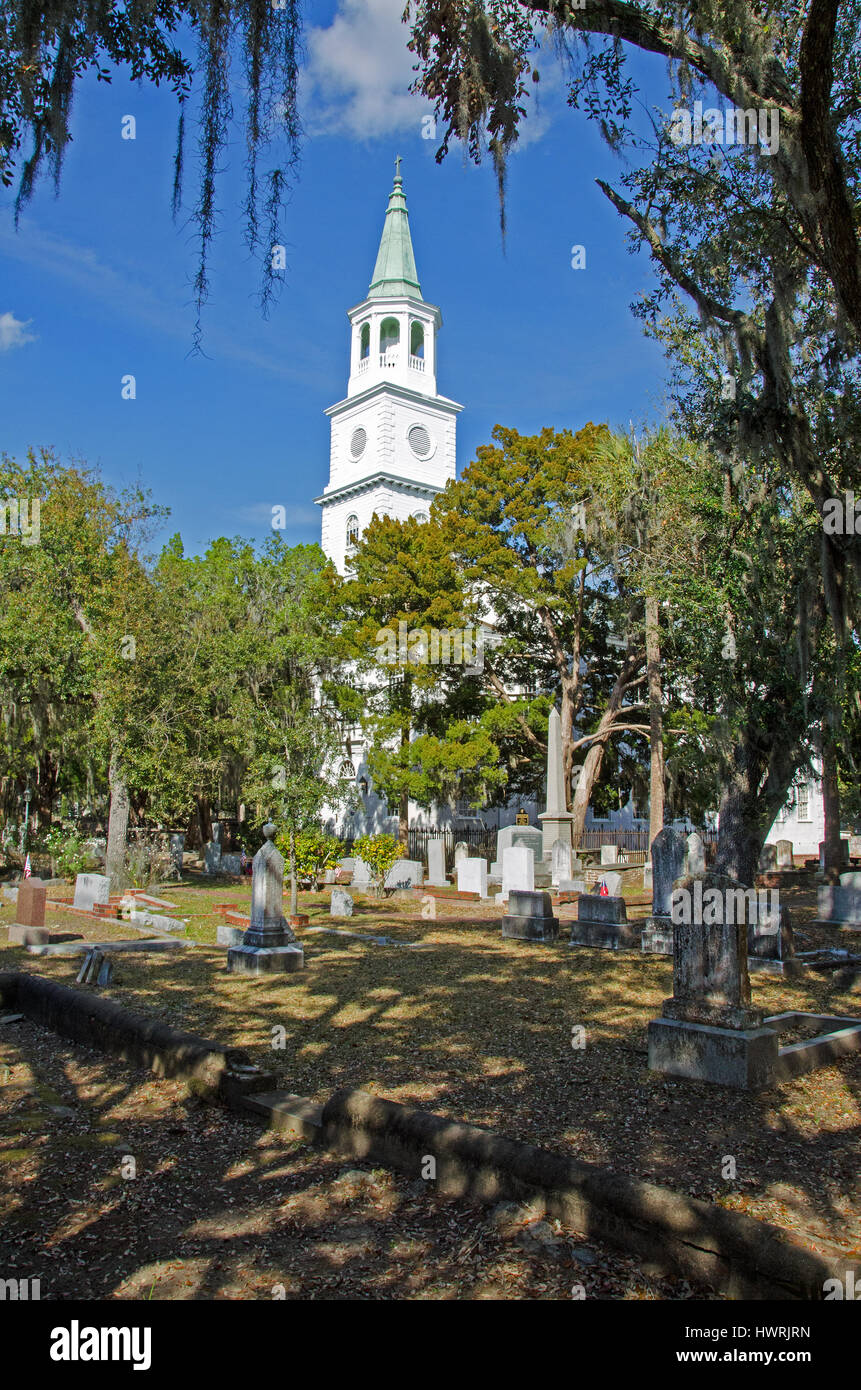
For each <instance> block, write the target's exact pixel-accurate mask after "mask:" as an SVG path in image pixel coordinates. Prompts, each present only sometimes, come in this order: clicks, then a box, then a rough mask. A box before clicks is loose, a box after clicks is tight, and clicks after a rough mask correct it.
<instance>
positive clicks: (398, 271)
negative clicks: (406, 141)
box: [368, 155, 422, 299]
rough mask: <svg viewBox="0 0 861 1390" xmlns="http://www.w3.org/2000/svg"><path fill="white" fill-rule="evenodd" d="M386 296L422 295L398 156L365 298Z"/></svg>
mask: <svg viewBox="0 0 861 1390" xmlns="http://www.w3.org/2000/svg"><path fill="white" fill-rule="evenodd" d="M389 295H411V296H412V297H413V299H421V297H422V292H421V286H420V285H419V277H418V271H417V270H416V259H415V256H414V255H413V243H412V238H411V237H410V221H409V217H408V216H407V200H406V198H405V197H404V187H403V180H402V179H401V157H400V155H398V157H397V159H396V160H395V185H394V188H393V189H392V191H391V193H390V194H389V206H388V207H387V208H386V220H385V222H384V223H383V235H382V237H381V238H380V249H379V251H378V252H377V263H376V265H375V266H374V274H373V276H372V277H371V288H370V289H369V290H368V298H369V299H381V298H382V297H383V296H389Z"/></svg>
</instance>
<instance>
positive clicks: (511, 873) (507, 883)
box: [500, 845, 535, 902]
mask: <svg viewBox="0 0 861 1390" xmlns="http://www.w3.org/2000/svg"><path fill="white" fill-rule="evenodd" d="M534 888H535V856H534V854H533V853H532V850H531V849H529V848H527V847H525V846H521V845H510V846H509V847H508V848H507V849H505V850H503V852H502V893H501V895H500V896H501V899H502V901H503V902H507V901H508V898H509V895H510V893H511V892H512V890H513V889H517V890H522V891H523V892H526V893H531V892H533V891H534Z"/></svg>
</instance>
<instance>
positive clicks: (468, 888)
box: [457, 859, 487, 898]
mask: <svg viewBox="0 0 861 1390" xmlns="http://www.w3.org/2000/svg"><path fill="white" fill-rule="evenodd" d="M457 891H458V893H477V894H478V895H479V897H480V898H486V897H487V860H486V859H462V860H461V861H460V863H459V864H458V866H457Z"/></svg>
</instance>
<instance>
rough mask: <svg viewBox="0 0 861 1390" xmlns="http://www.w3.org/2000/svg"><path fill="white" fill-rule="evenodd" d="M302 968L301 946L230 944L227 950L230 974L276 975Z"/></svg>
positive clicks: (303, 959)
mask: <svg viewBox="0 0 861 1390" xmlns="http://www.w3.org/2000/svg"><path fill="white" fill-rule="evenodd" d="M304 968H305V952H304V951H303V949H302V947H301V946H232V947H231V949H230V950H229V951H228V952H227V969H228V973H230V974H242V975H276V974H285V973H287V972H290V971H293V970H303V969H304Z"/></svg>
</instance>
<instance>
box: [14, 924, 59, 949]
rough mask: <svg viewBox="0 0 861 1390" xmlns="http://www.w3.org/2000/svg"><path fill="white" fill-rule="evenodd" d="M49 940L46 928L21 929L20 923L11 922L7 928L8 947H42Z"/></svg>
mask: <svg viewBox="0 0 861 1390" xmlns="http://www.w3.org/2000/svg"><path fill="white" fill-rule="evenodd" d="M50 940H51V935H50V932H49V931H48V930H47V928H46V927H23V926H22V925H21V923H20V922H12V923H11V924H10V926H9V945H10V946H44V945H45V944H46V943H47V942H48V941H50Z"/></svg>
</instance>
